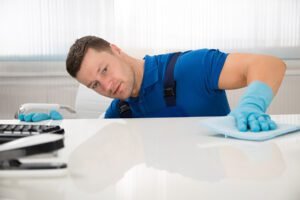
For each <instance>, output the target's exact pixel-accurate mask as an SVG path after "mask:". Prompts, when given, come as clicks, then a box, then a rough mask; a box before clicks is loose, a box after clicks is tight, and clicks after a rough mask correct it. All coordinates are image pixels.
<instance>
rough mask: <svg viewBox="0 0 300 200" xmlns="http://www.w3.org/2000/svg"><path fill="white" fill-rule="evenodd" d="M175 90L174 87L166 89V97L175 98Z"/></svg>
mask: <svg viewBox="0 0 300 200" xmlns="http://www.w3.org/2000/svg"><path fill="white" fill-rule="evenodd" d="M175 91H176V90H175V89H174V88H173V87H167V88H164V97H173V96H175V95H176V94H175Z"/></svg>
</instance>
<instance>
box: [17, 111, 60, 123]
mask: <svg viewBox="0 0 300 200" xmlns="http://www.w3.org/2000/svg"><path fill="white" fill-rule="evenodd" d="M18 118H19V120H21V121H25V122H40V121H44V120H49V119H53V120H62V119H63V117H62V115H61V114H60V113H59V112H58V111H56V110H51V111H50V113H49V114H47V113H29V114H20V115H19V116H18Z"/></svg>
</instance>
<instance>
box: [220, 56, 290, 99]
mask: <svg viewBox="0 0 300 200" xmlns="http://www.w3.org/2000/svg"><path fill="white" fill-rule="evenodd" d="M285 70H286V65H285V63H284V62H283V61H282V60H280V59H278V58H276V57H273V56H267V55H255V54H242V53H232V54H229V55H228V56H227V59H226V61H225V64H224V66H223V69H222V72H221V74H220V78H219V88H220V89H226V90H227V89H237V88H242V87H245V86H247V85H249V84H250V83H251V82H253V81H256V80H258V81H262V82H264V83H266V84H267V85H268V86H270V87H271V88H272V91H273V94H274V95H275V94H276V93H277V91H278V89H279V86H280V84H281V82H282V79H283V77H284V74H285Z"/></svg>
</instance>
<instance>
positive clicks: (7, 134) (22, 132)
mask: <svg viewBox="0 0 300 200" xmlns="http://www.w3.org/2000/svg"><path fill="white" fill-rule="evenodd" d="M43 133H56V134H64V133H65V131H64V129H62V128H61V127H60V126H56V125H30V124H0V144H2V143H5V142H9V141H12V140H15V139H18V138H22V137H27V136H32V135H36V134H43Z"/></svg>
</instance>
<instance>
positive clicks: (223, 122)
mask: <svg viewBox="0 0 300 200" xmlns="http://www.w3.org/2000/svg"><path fill="white" fill-rule="evenodd" d="M201 124H202V125H204V126H206V127H207V128H209V129H211V130H212V131H214V132H216V133H218V134H222V135H224V136H225V137H233V138H237V139H242V140H253V141H264V140H269V139H272V138H274V137H277V136H280V135H284V134H287V133H291V132H296V131H298V133H300V132H299V131H300V126H296V125H292V124H277V129H275V130H269V131H261V132H251V131H247V132H241V131H239V130H238V129H237V128H236V126H235V119H234V117H232V116H226V117H212V118H208V119H205V120H203V121H201Z"/></svg>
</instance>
